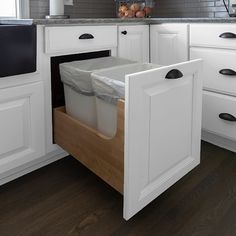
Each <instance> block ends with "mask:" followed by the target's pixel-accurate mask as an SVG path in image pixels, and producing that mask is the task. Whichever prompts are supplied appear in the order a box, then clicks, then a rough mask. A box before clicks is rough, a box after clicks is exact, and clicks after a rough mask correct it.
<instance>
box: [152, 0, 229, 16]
mask: <svg viewBox="0 0 236 236" xmlns="http://www.w3.org/2000/svg"><path fill="white" fill-rule="evenodd" d="M153 16H156V17H228V13H227V12H226V9H225V7H224V4H223V0H156V6H155V10H154V13H153Z"/></svg>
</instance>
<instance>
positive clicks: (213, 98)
mask: <svg viewBox="0 0 236 236" xmlns="http://www.w3.org/2000/svg"><path fill="white" fill-rule="evenodd" d="M235 45H236V25H235V24H192V25H190V58H191V59H196V58H202V59H203V85H204V92H203V118H202V122H203V127H202V128H203V132H202V139H203V140H206V141H208V142H211V143H213V144H215V145H218V146H221V147H224V148H227V149H229V150H232V151H236V148H235V147H236V133H235V132H236V118H235V117H236V89H235V88H236V80H235V79H236V66H235V61H236V46H235Z"/></svg>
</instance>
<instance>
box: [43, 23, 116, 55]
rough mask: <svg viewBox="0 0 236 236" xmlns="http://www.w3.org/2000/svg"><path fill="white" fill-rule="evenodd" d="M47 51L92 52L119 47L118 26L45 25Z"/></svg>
mask: <svg viewBox="0 0 236 236" xmlns="http://www.w3.org/2000/svg"><path fill="white" fill-rule="evenodd" d="M45 42H46V45H45V52H46V53H63V52H65V53H68V52H78V51H79V52H87V51H89V52H91V51H96V50H102V49H110V48H115V47H117V26H62V27H50V26H49V27H45Z"/></svg>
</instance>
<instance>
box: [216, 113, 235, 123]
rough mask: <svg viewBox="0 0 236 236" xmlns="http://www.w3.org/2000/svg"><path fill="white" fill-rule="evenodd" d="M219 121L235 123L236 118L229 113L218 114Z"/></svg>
mask: <svg viewBox="0 0 236 236" xmlns="http://www.w3.org/2000/svg"><path fill="white" fill-rule="evenodd" d="M219 117H220V119H222V120H227V121H232V122H236V117H234V116H233V115H231V114H229V113H220V114H219Z"/></svg>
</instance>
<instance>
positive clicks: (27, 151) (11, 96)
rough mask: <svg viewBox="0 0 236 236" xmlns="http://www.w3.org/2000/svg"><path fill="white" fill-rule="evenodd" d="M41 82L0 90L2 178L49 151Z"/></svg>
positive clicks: (0, 172)
mask: <svg viewBox="0 0 236 236" xmlns="http://www.w3.org/2000/svg"><path fill="white" fill-rule="evenodd" d="M44 129H45V128H44V108H43V86H42V83H41V82H38V83H32V84H27V85H23V86H17V87H12V88H6V89H1V90H0V140H1V141H0V175H1V174H3V173H4V172H7V171H9V170H11V169H13V168H16V167H18V166H20V165H23V164H25V163H26V162H29V161H33V160H34V159H36V158H38V157H40V156H43V155H44V152H45V150H44V149H45V143H44V140H45V136H44Z"/></svg>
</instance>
